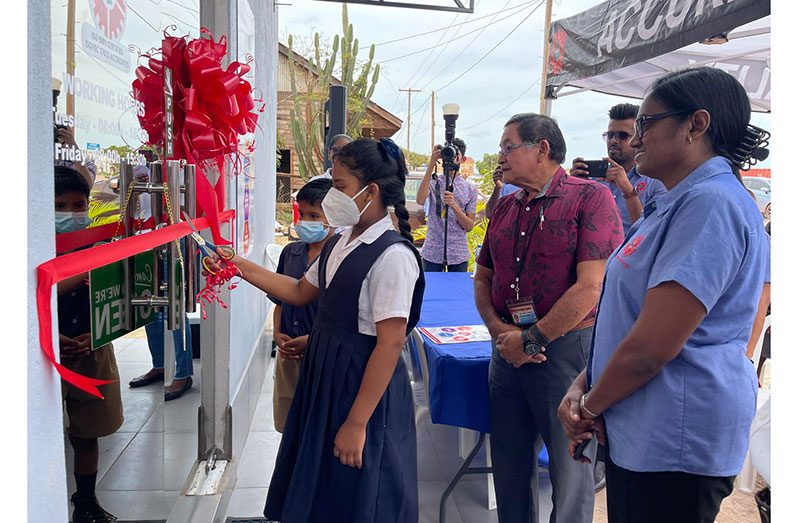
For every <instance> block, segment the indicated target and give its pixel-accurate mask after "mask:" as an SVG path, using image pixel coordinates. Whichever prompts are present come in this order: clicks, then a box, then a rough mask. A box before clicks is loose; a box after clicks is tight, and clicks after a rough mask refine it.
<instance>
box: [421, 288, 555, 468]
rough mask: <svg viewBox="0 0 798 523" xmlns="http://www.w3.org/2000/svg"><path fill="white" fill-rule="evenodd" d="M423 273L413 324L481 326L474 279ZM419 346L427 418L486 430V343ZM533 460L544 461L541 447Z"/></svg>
mask: <svg viewBox="0 0 798 523" xmlns="http://www.w3.org/2000/svg"><path fill="white" fill-rule="evenodd" d="M424 277H425V278H426V282H427V286H426V290H425V291H424V302H423V304H422V306H421V318H420V320H419V322H418V327H449V326H455V325H481V324H482V318H481V317H480V316H479V312H477V307H476V305H475V304H474V279H473V278H471V276H470V274H469V273H465V272H446V273H444V272H427V273H424ZM422 336H423V334H422ZM424 348H425V349H426V352H427V363H428V365H429V409H430V417H431V418H432V422H433V423H442V424H445V425H453V426H455V427H462V428H467V429H472V430H477V431H480V432H486V433H490V401H489V395H488V367H489V365H490V356H491V344H490V342H489V341H485V342H472V343H452V344H446V345H436V344H435V343H432V342H431V341H430V340H429V339H428V338H427V337H424ZM539 463H540V465H542V466H547V465H548V456H547V454H546V449H545V447H544V448H543V450H542V451H541V453H540V458H539Z"/></svg>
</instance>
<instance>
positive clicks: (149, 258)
mask: <svg viewBox="0 0 798 523" xmlns="http://www.w3.org/2000/svg"><path fill="white" fill-rule="evenodd" d="M154 268H155V251H145V252H142V253H139V254H136V255H135V256H134V271H133V273H134V289H135V296H136V297H141V298H147V297H149V296H153V295H154V294H155V281H154V278H153V275H154V271H153V269H154ZM124 286H125V268H124V261H118V262H116V263H112V264H110V265H105V266H103V267H99V268H97V269H94V270H92V271H90V272H89V293H90V295H89V303H90V311H91V348H92V350H94V349H97V348H99V347H102V346H103V345H105V344H106V343H110V342H112V341H113V340H115V339H117V338H119V337H121V336H124V335H125V334H127V333H129V332H131V331H129V330H126V329H125V328H124V310H125V309H124V308H125V307H127V306H128V300H126V299H125V298H126V296H125V291H124ZM154 319H155V311H154V310H153V308H152V307H136V308H135V310H134V325H133V328H134V329H138V328H140V327H143V326H144V325H147V324H148V323H150V322H152V321H153V320H154Z"/></svg>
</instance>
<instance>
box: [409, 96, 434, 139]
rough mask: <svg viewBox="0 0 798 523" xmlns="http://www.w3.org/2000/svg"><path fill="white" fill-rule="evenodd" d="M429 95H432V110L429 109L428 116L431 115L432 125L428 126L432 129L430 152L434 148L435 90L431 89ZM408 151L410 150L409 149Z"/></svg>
mask: <svg viewBox="0 0 798 523" xmlns="http://www.w3.org/2000/svg"><path fill="white" fill-rule="evenodd" d="M430 96H431V97H432V111H430V116H432V126H431V127H430V129H432V139H431V145H430V154H432V151H434V150H435V91H432V94H430ZM408 152H410V150H409V149H408Z"/></svg>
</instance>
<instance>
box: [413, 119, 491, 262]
mask: <svg viewBox="0 0 798 523" xmlns="http://www.w3.org/2000/svg"><path fill="white" fill-rule="evenodd" d="M452 134H453V131H452ZM465 151H466V144H465V142H464V141H463V140H461V139H460V138H453V139H452V140H451V144H447V145H446V146H445V147H444V146H441V145H436V146H435V149H434V150H433V151H432V154H431V155H430V160H429V164H428V165H427V171H426V173H425V174H424V179H423V180H421V184H420V185H419V187H418V193H417V194H416V202H418V204H419V205H424V204H425V202H426V201H427V199H428V198H429V213H428V214H427V237H426V239H425V240H424V247H423V248H422V249H421V258H422V260H423V262H424V270H425V271H426V272H444V271H446V270H448V272H466V271H467V270H468V260H469V259H470V258H471V253H470V252H469V249H468V238H467V236H466V234H467V233H468V231H470V230H471V229H473V228H474V220H475V217H476V212H477V188H476V186H475V185H474V184H472V183H469V182H467V181H466V180H465V178H463V177H462V176H460V175H459V167H460V163H461V162H462V161H463V159H464V158H465ZM439 161H443V163H444V169H446V168H448V169H449V170H450V172H449V174H448V176H447V175H446V173H445V172H444V173H443V174H442V175H441V174H437V173H436V172H435V171H436V170H437V166H438V162H439ZM447 162H448V165H447ZM447 184H448V186H447ZM447 209H448V211H447ZM447 214H448V216H447Z"/></svg>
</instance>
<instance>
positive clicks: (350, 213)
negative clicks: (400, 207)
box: [321, 185, 374, 227]
mask: <svg viewBox="0 0 798 523" xmlns="http://www.w3.org/2000/svg"><path fill="white" fill-rule="evenodd" d="M366 187H368V185H367V186H366ZM366 187H363V188H362V189H360V191H358V193H357V194H356V195H354V196H353V197H351V198H350V197H349V196H348V195H347V194H346V193H344V192H341V191H339V190H338V189H336V188H335V187H333V188H331V189H330V190H329V191H327V196H325V197H324V200H322V201H321V208H322V209H323V210H324V216H325V217H326V218H327V223H329V224H330V225H331V226H333V227H351V226H352V225H356V224H357V222H359V221H360V215H361V214H363V213H364V212H366V209H368V208H369V205H371V202H368V203H367V204H366V206H365V207H363V210H362V211H361V210H358V208H357V204H356V203H355V198H357V197H358V196H360V195H361V194H362V193H363V191H365V190H366ZM372 201H374V200H372Z"/></svg>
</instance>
